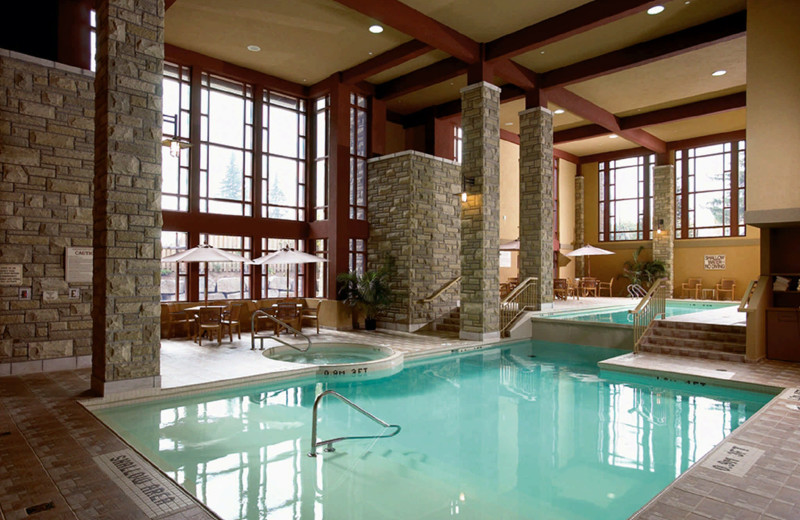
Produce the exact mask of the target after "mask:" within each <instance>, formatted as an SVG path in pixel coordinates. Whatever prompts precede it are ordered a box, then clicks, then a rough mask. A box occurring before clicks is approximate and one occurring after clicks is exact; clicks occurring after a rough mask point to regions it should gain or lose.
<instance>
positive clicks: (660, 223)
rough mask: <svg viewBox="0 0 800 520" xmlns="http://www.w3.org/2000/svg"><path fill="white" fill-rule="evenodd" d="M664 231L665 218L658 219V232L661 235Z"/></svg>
mask: <svg viewBox="0 0 800 520" xmlns="http://www.w3.org/2000/svg"><path fill="white" fill-rule="evenodd" d="M663 232H664V219H663V218H660V219H658V227H657V228H656V233H658V234H659V235H660V234H661V233H663Z"/></svg>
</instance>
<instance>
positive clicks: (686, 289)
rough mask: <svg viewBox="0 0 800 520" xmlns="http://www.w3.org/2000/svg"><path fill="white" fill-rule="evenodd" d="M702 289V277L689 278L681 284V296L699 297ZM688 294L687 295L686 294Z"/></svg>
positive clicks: (696, 298) (697, 298)
mask: <svg viewBox="0 0 800 520" xmlns="http://www.w3.org/2000/svg"><path fill="white" fill-rule="evenodd" d="M702 290H703V279H702V278H689V280H688V281H686V282H685V283H682V284H681V298H687V297H688V298H694V299H695V300H699V299H700V291H702ZM687 295H688V296H687Z"/></svg>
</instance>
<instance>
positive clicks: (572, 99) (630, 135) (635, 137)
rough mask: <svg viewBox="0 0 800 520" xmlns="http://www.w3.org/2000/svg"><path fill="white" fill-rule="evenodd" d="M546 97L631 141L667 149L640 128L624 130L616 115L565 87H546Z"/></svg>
mask: <svg viewBox="0 0 800 520" xmlns="http://www.w3.org/2000/svg"><path fill="white" fill-rule="evenodd" d="M547 98H548V99H549V100H550V101H552V102H553V103H555V104H556V105H558V106H560V107H562V108H564V109H566V110H569V111H570V112H572V113H573V114H575V115H576V116H578V117H582V118H583V119H587V120H589V121H591V122H593V123H595V124H598V125H600V126H602V127H604V128H606V129H607V130H610V131H611V132H613V133H615V134H617V135H619V136H620V137H623V138H625V139H627V140H628V141H630V142H632V143H635V144H638V145H639V146H644V147H645V148H647V149H648V150H652V151H654V152H656V153H666V151H667V144H666V143H665V142H664V141H662V140H661V139H659V138H657V137H656V136H654V135H651V134H649V133H647V132H645V131H644V130H642V129H640V128H633V129H629V130H624V129H623V128H622V127H620V122H619V119H618V118H617V116H615V115H614V114H612V113H611V112H609V111H607V110H605V109H603V108H600V107H599V106H597V105H595V104H594V103H592V102H591V101H589V100H586V99H583V98H582V97H580V96H578V95H576V94H573V93H572V92H570V91H569V90H567V89H565V88H560V87H556V88H551V89H548V90H547Z"/></svg>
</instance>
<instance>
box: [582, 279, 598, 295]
mask: <svg viewBox="0 0 800 520" xmlns="http://www.w3.org/2000/svg"><path fill="white" fill-rule="evenodd" d="M590 294H591V295H592V296H594V297H597V278H581V295H582V296H583V297H587V296H589V295H590Z"/></svg>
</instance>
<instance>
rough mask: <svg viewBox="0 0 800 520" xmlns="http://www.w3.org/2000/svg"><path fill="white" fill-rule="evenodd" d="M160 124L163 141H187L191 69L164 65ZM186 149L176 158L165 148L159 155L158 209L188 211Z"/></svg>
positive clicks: (187, 150) (187, 158)
mask: <svg viewBox="0 0 800 520" xmlns="http://www.w3.org/2000/svg"><path fill="white" fill-rule="evenodd" d="M162 86H163V97H162V107H163V114H164V116H163V121H162V127H161V131H162V134H163V136H164V138H165V139H167V138H169V139H177V138H179V139H181V140H184V141H188V140H189V130H190V128H191V124H190V122H189V113H190V110H191V92H192V86H191V69H189V67H183V66H181V65H175V64H173V63H167V62H164V79H163V81H162ZM189 160H190V155H189V148H184V149H182V150H178V152H177V156H175V155H173V152H171V151H170V150H169V149H168V148H162V154H161V177H162V181H161V182H162V184H161V209H165V210H171V211H189Z"/></svg>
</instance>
